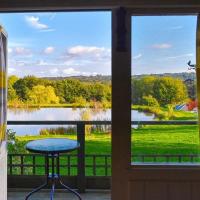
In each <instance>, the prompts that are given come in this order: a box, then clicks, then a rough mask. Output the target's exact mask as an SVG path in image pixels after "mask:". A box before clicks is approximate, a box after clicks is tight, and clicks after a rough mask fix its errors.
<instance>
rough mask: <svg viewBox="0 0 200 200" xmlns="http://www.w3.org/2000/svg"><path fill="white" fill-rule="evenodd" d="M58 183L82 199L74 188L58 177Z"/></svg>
mask: <svg viewBox="0 0 200 200" xmlns="http://www.w3.org/2000/svg"><path fill="white" fill-rule="evenodd" d="M59 183H60V184H61V185H62V186H63V187H64V188H65V189H67V190H68V191H69V192H71V193H73V194H75V195H76V196H77V197H78V199H79V200H82V198H81V196H80V194H79V193H78V192H76V191H75V190H73V189H71V188H70V187H68V186H66V185H65V184H64V183H63V182H62V181H61V180H60V179H59Z"/></svg>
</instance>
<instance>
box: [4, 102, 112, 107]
mask: <svg viewBox="0 0 200 200" xmlns="http://www.w3.org/2000/svg"><path fill="white" fill-rule="evenodd" d="M7 107H8V108H96V107H98V108H104V109H110V108H111V103H109V102H105V103H99V102H89V103H86V104H81V103H64V104H58V103H57V104H29V103H19V104H13V103H9V102H8V104H7Z"/></svg>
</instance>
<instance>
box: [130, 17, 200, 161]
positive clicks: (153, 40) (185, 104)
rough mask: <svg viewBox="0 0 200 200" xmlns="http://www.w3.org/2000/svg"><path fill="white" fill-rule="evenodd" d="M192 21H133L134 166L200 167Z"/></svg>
mask: <svg viewBox="0 0 200 200" xmlns="http://www.w3.org/2000/svg"><path fill="white" fill-rule="evenodd" d="M196 21H197V17H196V16H137V17H136V16H134V17H132V99H131V100H132V108H131V109H132V110H131V113H132V133H131V134H132V161H133V162H135V163H146V162H147V163H149V162H153V163H160V162H161V163H177V162H178V163H185V162H187V163H188V162H189V163H191V162H200V159H199V150H200V146H199V130H198V126H197V125H195V121H197V118H198V114H197V96H196V71H195V67H194V66H193V64H195V62H196ZM171 121H172V122H171ZM188 121H194V124H188V123H189V122H188ZM152 123H154V124H152ZM155 123H156V124H155Z"/></svg>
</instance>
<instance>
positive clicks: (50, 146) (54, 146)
mask: <svg viewBox="0 0 200 200" xmlns="http://www.w3.org/2000/svg"><path fill="white" fill-rule="evenodd" d="M79 146H80V144H79V143H78V142H77V141H76V140H70V139H64V138H49V139H41V140H34V141H31V142H28V143H27V145H26V149H27V150H29V151H31V152H35V153H52V154H54V153H65V152H69V151H73V150H75V149H77V148H79Z"/></svg>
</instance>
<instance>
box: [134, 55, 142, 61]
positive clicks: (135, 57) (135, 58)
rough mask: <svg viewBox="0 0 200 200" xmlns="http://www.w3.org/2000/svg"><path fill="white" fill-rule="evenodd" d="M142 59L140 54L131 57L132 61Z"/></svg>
mask: <svg viewBox="0 0 200 200" xmlns="http://www.w3.org/2000/svg"><path fill="white" fill-rule="evenodd" d="M141 57H142V54H141V53H140V54H138V55H136V56H133V59H134V60H137V59H140V58H141Z"/></svg>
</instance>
